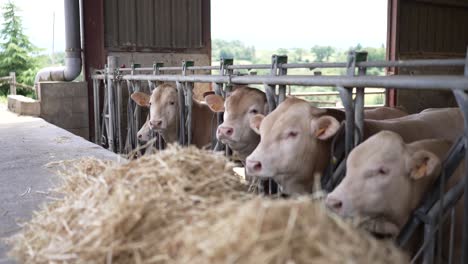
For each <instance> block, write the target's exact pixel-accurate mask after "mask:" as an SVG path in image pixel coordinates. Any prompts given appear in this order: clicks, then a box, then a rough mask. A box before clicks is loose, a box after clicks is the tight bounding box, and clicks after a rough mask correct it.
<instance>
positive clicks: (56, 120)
mask: <svg viewBox="0 0 468 264" xmlns="http://www.w3.org/2000/svg"><path fill="white" fill-rule="evenodd" d="M87 89H88V88H87V84H86V82H40V83H39V86H38V97H39V101H40V105H41V115H40V116H41V117H42V118H43V119H44V120H46V121H47V122H49V123H52V124H54V125H56V126H58V127H61V128H63V129H66V130H68V131H70V132H72V133H73V134H75V135H77V136H81V137H83V138H85V139H89V119H88V90H87Z"/></svg>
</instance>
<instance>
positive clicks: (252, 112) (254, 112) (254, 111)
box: [249, 109, 258, 115]
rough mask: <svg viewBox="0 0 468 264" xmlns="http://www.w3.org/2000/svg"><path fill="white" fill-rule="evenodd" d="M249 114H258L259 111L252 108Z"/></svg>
mask: <svg viewBox="0 0 468 264" xmlns="http://www.w3.org/2000/svg"><path fill="white" fill-rule="evenodd" d="M249 114H254V115H255V114H258V111H257V109H252V110H250V111H249Z"/></svg>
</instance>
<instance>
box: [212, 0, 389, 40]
mask: <svg viewBox="0 0 468 264" xmlns="http://www.w3.org/2000/svg"><path fill="white" fill-rule="evenodd" d="M386 32H387V0H353V1H351V0H235V1H232V0H211V36H212V38H221V39H226V40H241V41H243V42H244V43H245V44H246V45H255V46H256V47H258V48H263V49H277V48H310V47H312V46H314V45H331V46H335V47H339V48H349V47H350V46H355V45H356V44H357V43H360V44H361V45H363V46H372V47H379V46H381V45H382V44H385V43H386V38H387V36H386Z"/></svg>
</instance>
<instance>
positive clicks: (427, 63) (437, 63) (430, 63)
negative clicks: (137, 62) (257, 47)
mask: <svg viewBox="0 0 468 264" xmlns="http://www.w3.org/2000/svg"><path fill="white" fill-rule="evenodd" d="M463 66H465V59H462V58H460V59H425V60H407V61H403V60H397V61H365V62H364V61H363V62H359V63H356V67H367V68H369V67H375V68H387V67H463ZM346 67H347V63H346V62H312V63H287V64H283V65H281V67H280V68H283V69H300V68H305V69H315V68H346ZM227 69H230V70H252V69H271V65H270V64H251V65H230V66H228V67H227ZM131 70H132V69H131V68H119V71H121V72H129V71H131ZM135 70H136V71H139V72H141V71H152V70H153V68H150V67H142V68H138V69H135ZM181 70H182V67H161V68H160V71H181ZM187 70H219V67H218V66H191V67H187Z"/></svg>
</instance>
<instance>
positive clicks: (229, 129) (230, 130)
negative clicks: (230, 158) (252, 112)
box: [226, 128, 234, 136]
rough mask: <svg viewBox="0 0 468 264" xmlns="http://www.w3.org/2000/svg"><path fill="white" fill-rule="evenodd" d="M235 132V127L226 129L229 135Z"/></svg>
mask: <svg viewBox="0 0 468 264" xmlns="http://www.w3.org/2000/svg"><path fill="white" fill-rule="evenodd" d="M233 132H234V129H232V128H228V129H226V134H227V135H228V136H230V135H232V133H233Z"/></svg>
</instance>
